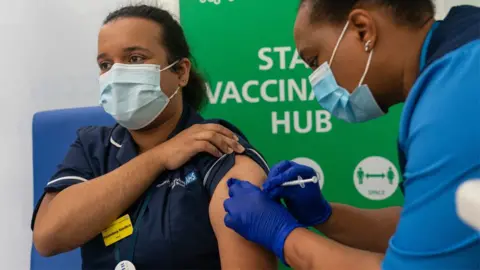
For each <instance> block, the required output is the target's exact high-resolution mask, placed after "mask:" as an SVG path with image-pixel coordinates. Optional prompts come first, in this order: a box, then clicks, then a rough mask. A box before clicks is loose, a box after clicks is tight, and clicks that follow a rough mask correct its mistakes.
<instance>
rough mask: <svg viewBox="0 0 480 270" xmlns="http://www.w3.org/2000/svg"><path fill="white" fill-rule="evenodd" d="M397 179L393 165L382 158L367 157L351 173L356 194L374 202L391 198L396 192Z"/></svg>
mask: <svg viewBox="0 0 480 270" xmlns="http://www.w3.org/2000/svg"><path fill="white" fill-rule="evenodd" d="M398 179H399V175H398V171H397V168H396V167H395V165H393V164H392V162H390V161H389V160H388V159H386V158H383V157H368V158H366V159H364V160H362V161H361V162H360V163H359V164H358V165H357V167H356V168H355V171H354V172H353V182H354V183H355V187H356V188H357V190H358V192H360V194H362V195H363V196H364V197H365V198H368V199H370V200H374V201H379V200H385V199H387V198H388V197H390V196H392V195H393V193H395V190H397V187H398Z"/></svg>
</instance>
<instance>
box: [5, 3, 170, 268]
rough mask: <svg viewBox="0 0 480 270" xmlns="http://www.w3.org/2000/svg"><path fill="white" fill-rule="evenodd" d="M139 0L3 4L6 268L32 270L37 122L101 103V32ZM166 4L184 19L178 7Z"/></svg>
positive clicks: (166, 6)
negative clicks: (41, 116)
mask: <svg viewBox="0 0 480 270" xmlns="http://www.w3.org/2000/svg"><path fill="white" fill-rule="evenodd" d="M134 2H136V1H135V0H0V36H1V38H0V52H1V59H2V61H1V63H2V64H1V66H0V88H1V89H0V123H1V127H0V132H1V135H0V138H1V139H2V151H1V152H0V179H1V180H0V219H1V222H0V261H1V263H2V267H1V268H2V269H12V270H13V269H14V270H27V269H30V266H29V265H30V248H31V232H30V228H29V224H30V217H31V213H32V211H33V206H32V205H33V199H32V196H33V195H32V194H33V186H32V161H31V160H32V158H31V156H32V149H31V147H32V146H31V119H32V115H33V113H35V112H37V111H41V110H47V109H56V108H65V107H76V106H88V105H95V104H97V100H98V90H97V88H98V87H97V74H98V70H97V67H96V61H95V58H96V46H97V32H98V29H99V27H100V25H101V22H102V20H103V18H104V17H105V16H106V15H107V13H108V12H109V11H112V10H113V9H115V8H117V7H120V6H121V5H122V4H125V3H134ZM142 2H146V3H156V2H159V3H161V4H163V7H165V8H168V9H169V10H172V11H173V12H174V13H175V14H176V15H178V0H158V1H153V0H146V1H145V0H144V1H142Z"/></svg>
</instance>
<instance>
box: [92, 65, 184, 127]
mask: <svg viewBox="0 0 480 270" xmlns="http://www.w3.org/2000/svg"><path fill="white" fill-rule="evenodd" d="M177 62H178V61H177ZM177 62H175V63H173V64H171V65H169V66H167V67H166V68H163V69H161V67H160V66H159V65H147V64H139V65H130V64H129V65H127V64H114V65H113V66H112V68H111V69H110V70H109V71H108V72H107V73H105V74H103V75H101V76H100V79H99V82H100V104H101V105H102V106H103V108H104V110H105V111H106V112H107V113H109V114H110V115H111V116H113V118H114V119H115V120H116V121H117V122H118V123H119V124H120V125H121V126H123V127H125V128H127V129H130V130H138V129H141V128H144V127H146V126H148V125H149V124H150V123H152V122H153V121H154V120H155V119H156V118H157V117H158V116H159V115H160V114H161V113H162V112H163V111H164V110H165V108H166V107H167V105H168V103H169V102H170V100H171V99H172V98H173V97H174V96H175V95H176V94H177V93H178V90H179V89H180V87H179V88H177V90H175V93H173V95H172V96H170V97H168V96H167V95H166V94H165V93H164V92H163V91H162V89H161V87H160V73H161V72H162V71H165V70H168V69H169V68H171V67H172V66H174V65H175V64H176V63H177Z"/></svg>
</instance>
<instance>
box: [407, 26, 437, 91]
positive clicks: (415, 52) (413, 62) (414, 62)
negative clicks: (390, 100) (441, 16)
mask: <svg viewBox="0 0 480 270" xmlns="http://www.w3.org/2000/svg"><path fill="white" fill-rule="evenodd" d="M434 22H435V20H434V19H433V18H431V19H430V20H428V21H427V22H426V23H425V25H424V26H423V27H422V29H421V30H420V31H418V32H417V33H415V34H414V35H412V36H411V38H410V42H412V43H413V44H414V46H413V47H411V48H412V51H411V54H410V55H411V57H409V58H407V61H406V62H405V65H404V70H405V71H404V73H403V95H404V97H405V98H406V97H407V96H408V94H409V93H410V90H411V88H412V87H413V85H414V84H415V81H416V80H417V78H418V76H419V75H420V57H421V54H422V48H423V44H424V42H425V39H426V37H427V35H428V32H429V31H430V29H431V28H432V26H433V23H434Z"/></svg>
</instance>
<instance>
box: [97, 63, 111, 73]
mask: <svg viewBox="0 0 480 270" xmlns="http://www.w3.org/2000/svg"><path fill="white" fill-rule="evenodd" d="M98 66H99V67H100V69H101V70H102V71H105V70H109V69H110V68H111V67H112V65H111V64H110V63H108V62H102V63H100V64H99V65H98Z"/></svg>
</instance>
